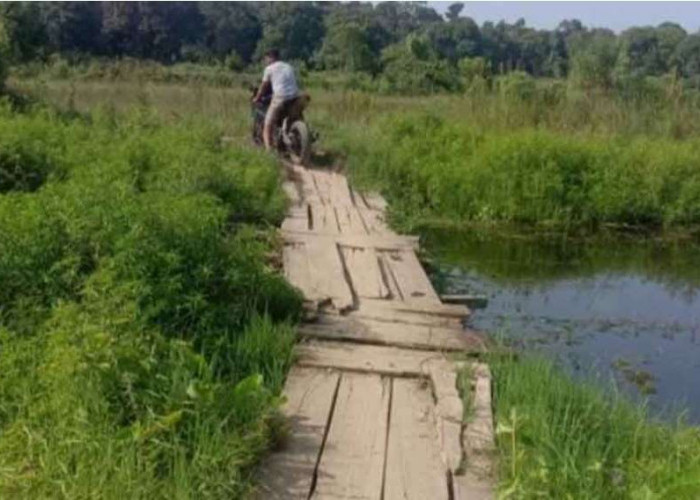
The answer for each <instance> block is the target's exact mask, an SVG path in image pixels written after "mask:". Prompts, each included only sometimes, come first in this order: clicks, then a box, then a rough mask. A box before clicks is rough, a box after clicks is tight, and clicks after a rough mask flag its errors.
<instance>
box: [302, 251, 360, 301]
mask: <svg viewBox="0 0 700 500" xmlns="http://www.w3.org/2000/svg"><path fill="white" fill-rule="evenodd" d="M327 243H328V242H324V241H314V240H310V241H309V242H307V243H306V254H307V259H308V267H309V275H310V280H311V282H312V283H313V286H312V287H311V288H312V290H315V293H316V295H318V296H327V297H330V298H331V300H332V301H333V305H334V306H335V308H336V309H337V310H338V311H344V310H346V309H348V308H350V307H352V306H353V304H354V300H353V294H352V290H351V289H350V284H349V283H348V282H347V280H346V279H345V268H344V267H343V264H342V262H341V260H340V252H339V250H338V247H337V246H336V245H328V244H327Z"/></svg>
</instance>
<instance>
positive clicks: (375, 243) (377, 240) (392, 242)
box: [282, 213, 418, 250]
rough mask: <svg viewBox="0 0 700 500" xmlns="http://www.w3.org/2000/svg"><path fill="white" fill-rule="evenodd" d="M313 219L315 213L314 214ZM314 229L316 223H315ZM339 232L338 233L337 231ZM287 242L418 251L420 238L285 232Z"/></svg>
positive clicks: (307, 231) (306, 231) (303, 231)
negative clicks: (321, 241) (310, 241)
mask: <svg viewBox="0 0 700 500" xmlns="http://www.w3.org/2000/svg"><path fill="white" fill-rule="evenodd" d="M312 217H313V213H312ZM314 227H316V225H315V221H314ZM336 232H337V231H336ZM282 236H284V239H285V240H287V241H308V240H310V239H319V240H323V239H325V240H330V241H333V242H335V243H338V244H340V245H349V246H358V247H371V248H376V249H379V250H402V249H417V248H418V237H417V236H405V235H362V234H351V235H344V234H316V233H315V231H309V230H302V231H299V230H283V231H282Z"/></svg>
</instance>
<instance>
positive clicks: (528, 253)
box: [425, 231, 700, 423]
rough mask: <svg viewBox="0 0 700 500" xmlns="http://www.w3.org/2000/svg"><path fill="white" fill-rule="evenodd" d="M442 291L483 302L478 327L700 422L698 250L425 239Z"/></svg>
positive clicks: (648, 243) (605, 242) (651, 244)
mask: <svg viewBox="0 0 700 500" xmlns="http://www.w3.org/2000/svg"><path fill="white" fill-rule="evenodd" d="M425 239H426V243H427V244H426V247H427V248H429V249H431V252H432V253H433V254H434V255H435V257H436V259H437V263H438V265H437V266H436V269H435V271H434V272H433V278H434V280H435V282H436V284H437V286H438V288H440V289H441V290H442V291H444V292H445V293H460V294H461V293H468V294H478V295H485V296H487V297H488V300H489V302H488V306H487V307H486V308H485V309H481V310H478V311H475V313H474V315H473V318H472V320H471V323H472V324H473V326H475V327H477V328H481V329H484V330H486V331H489V332H500V334H502V335H504V336H506V337H507V338H508V339H510V340H512V341H513V342H514V343H515V344H516V345H520V346H522V347H527V348H534V349H538V350H540V351H544V352H546V353H548V354H551V355H552V356H555V357H557V358H558V359H560V360H562V361H563V362H564V363H565V365H566V366H568V367H570V368H571V369H572V370H573V371H574V372H576V373H586V374H590V373H594V374H596V375H598V376H600V377H601V378H602V379H603V380H615V381H617V383H618V386H619V387H620V388H622V389H623V390H625V391H626V392H629V393H630V394H631V395H632V396H633V397H640V398H641V397H648V398H649V403H650V406H651V408H652V409H653V410H654V411H655V412H658V413H664V412H667V413H666V414H667V415H670V414H672V413H673V412H672V411H669V410H670V409H671V408H674V409H675V408H678V407H679V406H682V407H684V408H687V409H688V411H689V419H690V420H691V421H693V422H696V423H700V247H698V246H697V245H693V244H689V243H688V242H676V243H668V242H661V241H654V240H648V239H636V240H633V239H625V240H620V239H619V238H617V239H614V240H611V239H599V240H595V241H593V240H586V241H572V240H567V239H553V238H547V239H541V238H540V239H537V240H533V239H532V238H519V237H513V236H511V235H508V236H494V235H484V234H483V233H481V234H480V233H473V232H472V233H463V234H458V235H455V234H454V233H453V232H450V233H449V234H447V233H444V234H443V233H440V232H435V231H433V232H430V233H426V235H425Z"/></svg>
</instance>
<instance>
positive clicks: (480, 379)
mask: <svg viewBox="0 0 700 500" xmlns="http://www.w3.org/2000/svg"><path fill="white" fill-rule="evenodd" d="M473 378H474V390H473V393H472V415H471V418H470V419H469V421H468V422H467V425H466V427H465V429H464V431H463V433H462V448H463V449H464V454H465V458H466V469H465V473H464V474H463V475H455V476H454V492H455V495H454V496H455V499H456V500H472V499H476V500H490V499H492V498H495V494H494V490H493V477H494V471H493V463H494V455H495V443H494V430H493V413H492V409H491V373H490V370H489V368H488V366H487V365H485V364H481V363H476V364H474V365H473Z"/></svg>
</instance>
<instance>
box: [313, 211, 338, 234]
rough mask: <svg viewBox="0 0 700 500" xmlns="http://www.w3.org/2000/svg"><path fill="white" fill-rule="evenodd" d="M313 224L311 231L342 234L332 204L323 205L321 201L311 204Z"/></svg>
mask: <svg viewBox="0 0 700 500" xmlns="http://www.w3.org/2000/svg"><path fill="white" fill-rule="evenodd" d="M309 210H310V215H309V219H310V220H311V224H310V226H309V231H311V232H313V233H315V234H325V235H337V234H340V225H339V223H338V217H337V215H336V212H335V207H333V206H332V205H321V204H319V203H310V204H309Z"/></svg>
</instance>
